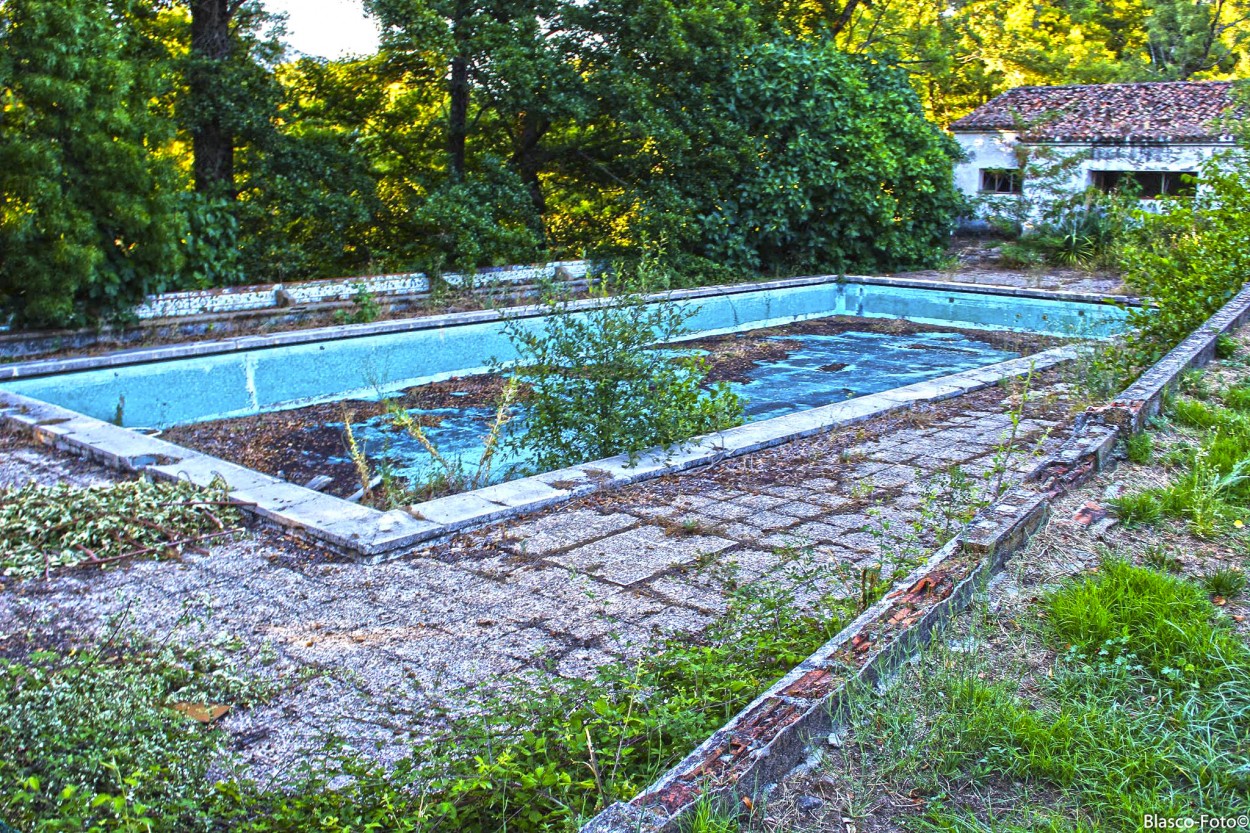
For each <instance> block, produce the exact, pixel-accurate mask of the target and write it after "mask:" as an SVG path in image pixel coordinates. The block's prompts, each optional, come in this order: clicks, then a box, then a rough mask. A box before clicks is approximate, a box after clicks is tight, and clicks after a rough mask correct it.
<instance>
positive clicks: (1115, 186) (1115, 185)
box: [1089, 171, 1194, 200]
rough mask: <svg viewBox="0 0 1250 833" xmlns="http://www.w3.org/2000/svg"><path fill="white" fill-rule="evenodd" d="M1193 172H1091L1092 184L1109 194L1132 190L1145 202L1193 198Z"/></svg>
mask: <svg viewBox="0 0 1250 833" xmlns="http://www.w3.org/2000/svg"><path fill="white" fill-rule="evenodd" d="M1193 175H1194V173H1193V171H1090V172H1089V177H1090V184H1091V185H1093V186H1094V187H1095V188H1097V189H1098V190H1099V191H1104V192H1106V193H1108V194H1110V193H1112V192H1115V191H1127V190H1129V189H1132V190H1134V191H1136V192H1137V196H1138V197H1140V198H1141V199H1143V200H1155V199H1158V198H1160V197H1192V196H1193V195H1194V183H1193V180H1192V177H1193Z"/></svg>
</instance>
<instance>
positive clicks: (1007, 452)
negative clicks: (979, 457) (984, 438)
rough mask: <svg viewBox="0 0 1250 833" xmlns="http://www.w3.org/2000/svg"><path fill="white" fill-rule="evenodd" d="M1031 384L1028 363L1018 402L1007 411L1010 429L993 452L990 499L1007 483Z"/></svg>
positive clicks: (1000, 492)
mask: <svg viewBox="0 0 1250 833" xmlns="http://www.w3.org/2000/svg"><path fill="white" fill-rule="evenodd" d="M1032 386H1033V365H1032V364H1031V363H1030V364H1029V372H1028V374H1027V375H1026V376H1025V377H1024V382H1023V385H1022V387H1021V389H1020V394H1019V397H1018V400H1019V401H1018V402H1017V403H1016V404H1015V405H1014V406H1013V407H1012V408H1011V410H1010V411H1009V412H1008V417H1010V419H1011V431H1010V432H1008V434H1007V436H1006V437H1005V438H1004V439H1003V442H1001V443H1000V444H999V446H998V449H997V450H996V451H995V452H994V456H993V467H992V469H991V471H992V472H993V473H994V475H995V480H994V490H993V492H992V499H994V500H997V499H998V498H999V497H1001V496H1002V494H1003V491H1004V489H1005V488H1006V483H1007V472H1008V471H1009V470H1010V468H1011V459H1012V457H1013V456H1014V455H1015V453H1016V450H1017V449H1016V445H1017V441H1018V439H1019V437H1020V424H1021V423H1022V422H1023V420H1024V413H1025V411H1026V410H1027V408H1028V406H1029V393H1030V391H1031V390H1032Z"/></svg>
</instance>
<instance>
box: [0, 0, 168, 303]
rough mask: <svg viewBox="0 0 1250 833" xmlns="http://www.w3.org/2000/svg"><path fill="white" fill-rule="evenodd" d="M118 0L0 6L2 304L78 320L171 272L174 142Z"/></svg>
mask: <svg viewBox="0 0 1250 833" xmlns="http://www.w3.org/2000/svg"><path fill="white" fill-rule="evenodd" d="M125 7H126V4H125V3H124V2H120V1H119V2H116V3H113V2H106V1H105V0H80V2H74V3H66V2H64V0H7V2H6V3H5V4H4V6H3V8H0V95H2V96H3V114H4V117H3V119H2V120H0V195H2V198H3V203H2V204H0V308H2V309H3V310H5V311H6V312H7V314H8V315H9V316H11V317H12V318H13V319H14V320H15V321H17V322H18V323H20V324H31V325H48V324H53V325H62V324H83V323H86V322H88V321H90V320H94V319H97V318H99V317H101V316H104V315H107V314H110V313H114V312H117V311H120V310H123V309H126V308H127V307H128V306H129V305H132V304H134V303H136V302H137V301H139V300H141V299H142V298H143V295H144V294H145V293H147V292H151V291H155V290H159V289H162V288H163V287H165V286H166V285H167V284H168V282H169V281H170V280H171V278H172V277H173V276H174V275H175V274H176V273H177V271H178V269H179V267H180V266H181V255H180V247H179V238H180V234H181V232H182V229H183V227H184V224H183V218H182V216H181V215H180V213H179V210H178V199H177V192H176V175H175V168H174V163H173V160H171V159H169V158H166V157H162V156H160V155H157V154H154V153H152V152H151V150H150V149H151V148H153V147H158V146H160V145H162V144H163V143H164V142H165V141H166V140H167V139H168V138H169V136H170V135H171V133H172V125H170V124H169V123H168V122H165V121H163V120H161V119H160V118H158V117H157V116H156V115H155V114H154V113H153V112H152V111H151V110H150V109H149V105H148V102H149V100H150V99H151V98H153V97H154V96H155V95H157V94H158V93H159V90H156V89H153V88H152V87H150V86H147V83H146V82H150V80H151V79H150V78H149V77H148V76H146V75H145V73H144V72H143V67H142V64H141V63H140V62H139V61H137V60H135V56H136V55H137V54H138V53H140V52H141V51H142V50H143V48H144V47H145V45H144V44H142V43H140V42H138V40H137V39H138V38H140V35H139V33H138V32H137V31H136V30H135V29H134V28H132V27H127V26H123V25H120V24H121V21H122V18H123V16H124V14H125V13H126V11H127V9H126V8H125Z"/></svg>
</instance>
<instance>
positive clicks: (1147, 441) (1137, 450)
mask: <svg viewBox="0 0 1250 833" xmlns="http://www.w3.org/2000/svg"><path fill="white" fill-rule="evenodd" d="M1125 453H1126V454H1127V455H1128V459H1129V461H1130V462H1132V463H1136V464H1137V465H1139V466H1148V465H1150V463H1151V462H1152V461H1153V460H1154V456H1155V441H1154V438H1153V437H1151V436H1150V435H1149V434H1147V433H1146V432H1145V431H1139V432H1137V433H1136V434H1134V435H1132V436H1131V437H1129V438H1128V440H1127V441H1125Z"/></svg>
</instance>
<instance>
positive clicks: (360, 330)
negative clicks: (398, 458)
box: [0, 275, 1140, 383]
mask: <svg viewBox="0 0 1250 833" xmlns="http://www.w3.org/2000/svg"><path fill="white" fill-rule="evenodd" d="M826 283H830V284H833V283H843V284H861V285H866V286H891V287H898V288H903V289H928V290H941V291H946V292H967V293H970V294H980V295H998V296H1007V297H1015V298H1036V299H1042V300H1053V301H1071V302H1076V303H1086V304H1103V305H1118V306H1135V305H1138V304H1139V303H1140V302H1139V301H1138V300H1137V299H1135V298H1132V297H1129V296H1127V295H1108V294H1101V293H1086V292H1068V291H1062V290H1055V291H1050V290H1041V289H1022V288H1016V287H998V286H988V285H984V284H966V283H958V282H954V281H931V280H923V279H916V278H890V277H876V276H869V275H811V276H805V277H797V278H784V279H780V280H772V281H761V282H757V283H738V284H723V285H718V286H707V287H697V288H694V289H678V290H672V291H669V292H660V293H653V294H652V295H649V296H648V298H649V299H651V300H664V299H672V300H675V301H686V300H697V299H699V298H711V297H717V296H725V295H740V294H743V293H747V292H757V291H761V290H769V289H789V288H795V287H803V286H818V285H820V284H826ZM601 303H603V301H602V300H601V299H595V298H587V299H581V300H575V301H572V302H570V308H571V309H574V310H578V309H589V308H592V307H594V306H596V305H598V304H601ZM547 312H548V308H547V307H546V306H544V305H542V304H522V305H519V306H511V307H503V308H501V309H494V310H469V311H466V312H453V313H443V314H439V315H423V316H414V317H411V318H397V319H389V320H386V321H374V322H370V323H367V324H341V325H335V326H330V327H313V328H310V329H305V330H290V331H286V332H281V333H272V334H269V335H249V336H237V337H235V338H228V339H220V340H214V341H194V342H187V343H183V344H168V345H161V346H157V347H137V348H130V349H124V350H115V351H111V352H108V353H101V354H98V355H93V356H73V357H70V358H64V359H56V358H52V359H35V360H32V361H22V362H9V363H5V364H0V383H3V382H6V381H15V380H18V379H33V378H38V377H42V376H55V375H58V374H61V373H77V372H82V371H87V370H101V369H105V368H113V367H126V366H129V365H135V364H149V363H153V362H163V361H174V360H177V359H186V358H197V357H203V356H214V355H222V354H229V353H239V352H244V351H247V350H265V349H269V348H273V347H287V346H291V345H297V344H310V343H315V342H323V341H341V340H345V339H352V338H367V337H370V336H378V335H391V334H395V333H405V332H418V331H421V330H434V329H444V328H447V327H456V326H463V325H466V324H481V323H488V322H492V321H501V320H505V319H508V318H536V317H539V316H542V315H544V314H546V313H547Z"/></svg>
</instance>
